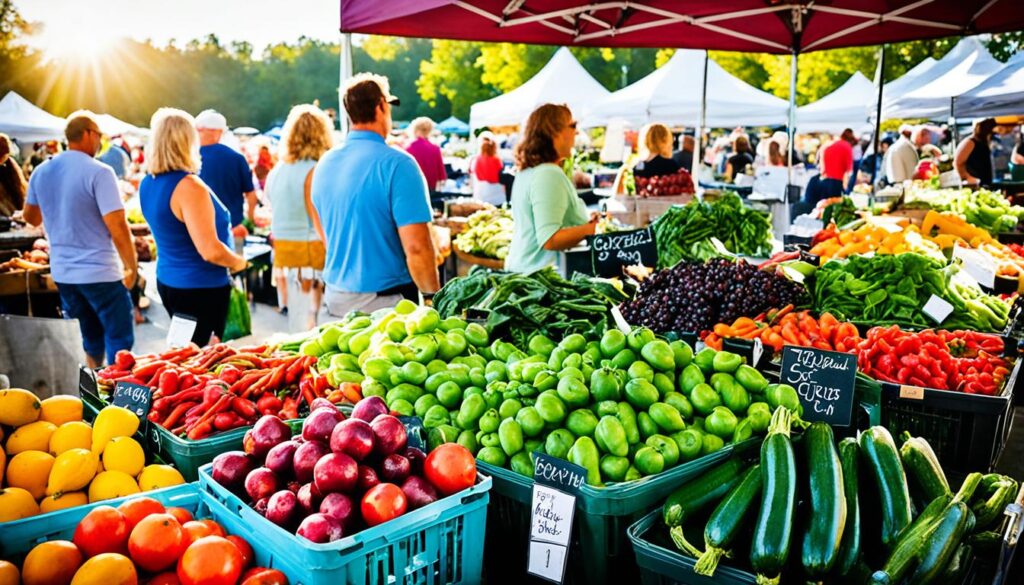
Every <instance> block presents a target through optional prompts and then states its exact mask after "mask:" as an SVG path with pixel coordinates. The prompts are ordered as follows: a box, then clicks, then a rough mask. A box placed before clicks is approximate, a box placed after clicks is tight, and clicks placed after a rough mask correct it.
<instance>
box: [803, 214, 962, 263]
mask: <svg viewBox="0 0 1024 585" xmlns="http://www.w3.org/2000/svg"><path fill="white" fill-rule="evenodd" d="M956 239H957V238H956V237H955V236H951V235H944V236H936V237H935V238H934V240H933V239H931V238H926V237H924V236H922V235H921V233H920V232H919V231H918V230H917V228H915V227H913V226H911V227H907V228H904V229H902V230H901V231H891V230H888V229H885V228H883V227H880V226H878V225H872V224H870V223H865V224H864V225H863V226H861V227H859V228H857V229H853V230H841V231H840V230H836V229H835V226H834V225H830V226H829V227H828V228H826V229H824V230H822V231H821V232H819V235H818V236H815V239H814V242H815V243H814V246H812V247H811V249H810V253H811V254H814V255H815V256H818V257H819V258H821V262H822V263H823V264H824V263H825V262H828V261H829V260H831V259H833V258H848V257H850V256H853V255H855V254H867V253H868V252H874V253H875V254H903V253H905V252H914V253H916V254H920V255H922V256H927V257H929V258H932V259H934V260H935V261H936V262H941V263H943V264H945V263H946V256H945V255H944V254H943V253H942V250H943V248H948V247H952V245H953V243H954V242H955V240H956ZM943 244H945V245H943Z"/></svg>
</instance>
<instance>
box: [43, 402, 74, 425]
mask: <svg viewBox="0 0 1024 585" xmlns="http://www.w3.org/2000/svg"><path fill="white" fill-rule="evenodd" d="M40 406H41V412H40V413H39V420H45V421H47V422H51V423H53V424H55V425H57V426H58V427H59V426H60V425H62V424H64V423H67V422H72V421H80V420H82V399H81V398H79V397H77V396H67V395H61V396H51V397H50V398H47V399H46V400H44V401H42V402H41V403H40Z"/></svg>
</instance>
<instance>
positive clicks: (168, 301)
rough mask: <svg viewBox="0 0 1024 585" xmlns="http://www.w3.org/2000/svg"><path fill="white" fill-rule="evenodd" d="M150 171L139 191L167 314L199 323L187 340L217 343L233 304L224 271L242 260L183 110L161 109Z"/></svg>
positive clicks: (242, 264)
mask: <svg viewBox="0 0 1024 585" xmlns="http://www.w3.org/2000/svg"><path fill="white" fill-rule="evenodd" d="M149 127H150V131H151V135H150V139H149V144H148V145H147V146H146V163H147V165H148V167H149V168H148V173H147V174H146V176H145V178H143V179H142V184H141V185H140V186H139V200H140V203H141V206H142V215H143V216H145V218H146V222H147V223H148V224H149V229H150V230H151V231H152V232H153V238H154V239H155V240H156V245H157V248H158V249H159V250H160V255H159V256H158V257H157V261H156V283H157V290H158V291H159V293H160V298H161V300H162V301H163V304H164V308H165V309H167V314H168V315H170V316H171V317H172V318H173V317H174V316H176V315H179V316H182V317H188V318H190V319H192V320H194V321H195V322H196V327H195V330H194V332H193V334H192V341H193V342H194V343H196V344H197V345H199V346H203V345H206V344H207V343H209V342H210V336H211V335H216V336H217V338H218V339H219V338H220V337H221V336H222V335H223V334H224V322H225V320H226V319H227V314H228V302H229V300H230V298H231V277H230V274H229V271H230V272H232V273H234V272H239V271H241V270H243V269H244V268H245V266H246V262H245V259H244V258H243V257H241V256H239V255H238V254H235V253H234V251H233V250H232V244H233V241H232V238H231V215H230V214H229V213H228V209H227V207H225V206H224V204H223V203H221V202H220V200H219V199H217V196H216V195H214V194H213V192H212V191H211V190H210V188H209V187H207V186H206V184H205V183H203V181H202V180H201V179H200V178H199V176H198V174H197V173H198V172H199V165H200V159H199V133H198V132H197V131H196V126H195V119H194V118H192V116H191V115H190V114H188V113H187V112H183V111H181V110H177V109H173V108H161V109H159V110H157V112H156V113H155V114H153V119H152V120H151V121H150V126H149Z"/></svg>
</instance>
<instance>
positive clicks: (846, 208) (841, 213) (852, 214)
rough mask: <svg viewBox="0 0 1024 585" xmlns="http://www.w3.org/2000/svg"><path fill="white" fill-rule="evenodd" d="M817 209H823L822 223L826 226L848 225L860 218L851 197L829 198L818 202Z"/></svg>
mask: <svg viewBox="0 0 1024 585" xmlns="http://www.w3.org/2000/svg"><path fill="white" fill-rule="evenodd" d="M816 208H820V209H821V221H822V223H824V224H825V225H826V226H827V225H829V224H832V225H846V224H848V223H850V222H852V221H855V220H856V219H857V217H858V215H857V207H856V206H855V205H854V204H853V199H850V198H849V197H833V198H829V199H826V200H824V201H820V202H818V205H817V206H816Z"/></svg>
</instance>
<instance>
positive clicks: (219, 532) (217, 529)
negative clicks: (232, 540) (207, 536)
mask: <svg viewBox="0 0 1024 585" xmlns="http://www.w3.org/2000/svg"><path fill="white" fill-rule="evenodd" d="M197 522H200V523H202V524H206V525H207V526H209V527H210V531H211V534H213V535H214V536H219V537H221V538H224V537H226V536H227V535H228V531H227V530H224V527H223V526H221V525H220V524H218V523H217V522H216V521H214V520H210V519H209V518H203V519H202V520H197Z"/></svg>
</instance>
